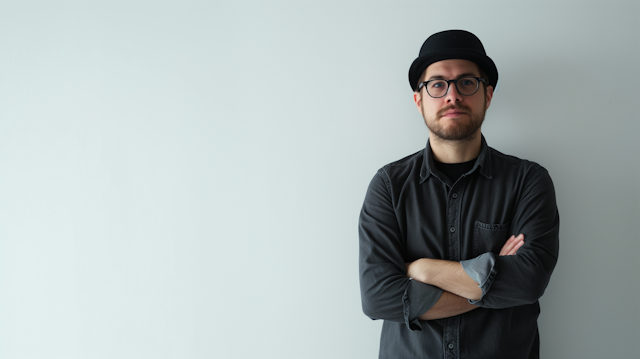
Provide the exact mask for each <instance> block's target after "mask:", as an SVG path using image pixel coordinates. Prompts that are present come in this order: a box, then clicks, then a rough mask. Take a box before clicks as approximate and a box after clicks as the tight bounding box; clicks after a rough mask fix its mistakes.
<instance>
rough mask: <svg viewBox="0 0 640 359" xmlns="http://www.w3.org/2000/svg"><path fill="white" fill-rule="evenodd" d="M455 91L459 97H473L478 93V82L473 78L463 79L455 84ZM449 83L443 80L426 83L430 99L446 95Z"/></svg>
mask: <svg viewBox="0 0 640 359" xmlns="http://www.w3.org/2000/svg"><path fill="white" fill-rule="evenodd" d="M455 84H456V89H457V90H458V92H459V93H460V94H461V95H466V96H469V95H473V94H474V93H476V91H478V80H477V79H474V78H473V77H465V78H461V79H459V80H457V81H456V82H455ZM448 85H449V83H448V82H447V81H445V80H431V81H429V83H427V86H426V87H427V92H428V93H429V95H431V96H432V97H443V96H444V95H446V94H447V90H448V89H449V86H448Z"/></svg>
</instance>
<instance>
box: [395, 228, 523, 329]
mask: <svg viewBox="0 0 640 359" xmlns="http://www.w3.org/2000/svg"><path fill="white" fill-rule="evenodd" d="M523 244H524V235H523V234H520V235H518V236H517V237H516V236H513V235H512V236H511V237H510V238H509V239H508V240H507V241H506V243H505V244H504V246H503V247H502V249H501V250H500V255H501V256H511V255H515V254H516V252H517V251H518V249H519V248H520V247H522V245H523ZM405 266H406V267H407V277H409V278H411V279H413V280H417V281H420V282H422V283H425V284H430V285H433V286H436V287H438V288H441V289H443V292H442V295H441V296H440V298H438V301H437V302H436V303H435V304H434V305H433V306H432V307H431V308H430V309H429V310H428V311H427V312H426V313H424V314H422V315H420V319H422V320H432V319H441V318H448V317H452V316H455V315H459V314H462V313H466V312H468V311H471V310H473V309H476V308H478V306H476V305H475V304H471V303H469V301H468V299H471V300H480V299H481V297H482V290H481V289H480V287H479V286H478V285H479V284H480V283H478V282H476V281H475V280H473V279H472V278H471V277H469V275H468V274H467V273H466V272H465V270H464V268H463V267H462V265H461V264H460V262H454V261H446V260H441V259H430V258H420V259H418V260H415V261H413V262H411V263H405Z"/></svg>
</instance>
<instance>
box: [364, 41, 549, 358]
mask: <svg viewBox="0 0 640 359" xmlns="http://www.w3.org/2000/svg"><path fill="white" fill-rule="evenodd" d="M497 82H498V70H497V68H496V66H495V64H494V62H493V61H492V60H491V58H489V57H488V56H487V55H486V53H485V50H484V47H483V45H482V43H481V42H480V40H479V39H478V38H477V37H476V36H475V35H473V34H471V33H469V32H466V31H462V30H450V31H444V32H440V33H436V34H434V35H432V36H430V37H429V38H428V39H427V40H426V41H425V42H424V44H423V45H422V48H421V49H420V53H419V56H418V58H417V59H416V60H415V61H414V62H413V64H412V65H411V67H410V70H409V83H410V85H411V88H412V89H413V90H414V94H413V97H414V100H415V103H416V106H417V108H418V110H419V111H420V113H421V114H422V116H423V117H424V121H425V123H426V124H427V127H428V128H429V140H428V141H427V146H426V148H425V149H424V150H421V151H419V152H417V153H415V154H413V155H411V156H408V157H406V158H403V159H401V160H399V161H396V162H393V163H391V164H388V165H386V166H384V167H382V168H381V169H380V170H379V171H378V172H377V174H376V175H375V177H374V178H373V180H372V181H371V184H370V185H369V189H368V191H367V195H366V198H365V201H364V204H363V206H362V211H361V214H360V224H359V233H360V289H361V294H362V307H363V311H364V313H365V314H366V315H367V316H369V317H370V318H372V319H383V320H384V323H383V327H382V336H381V343H380V358H492V359H495V358H538V357H539V337H538V327H537V317H538V314H539V310H540V307H539V305H538V298H540V296H542V294H543V292H544V290H545V288H546V286H547V284H548V282H549V278H550V276H551V273H552V271H553V268H554V267H555V264H556V261H557V258H558V231H559V217H558V212H557V208H556V201H555V193H554V188H553V183H552V182H551V179H550V177H549V175H548V173H547V171H546V170H545V169H544V168H543V167H541V166H539V165H538V164H536V163H533V162H530V161H526V160H521V159H518V158H515V157H512V156H508V155H504V154H502V153H500V152H498V151H496V150H494V149H492V148H491V147H488V146H487V144H486V142H485V139H484V136H483V135H482V134H481V125H482V122H483V120H484V115H485V112H486V110H487V109H488V108H489V105H490V104H491V99H492V98H493V94H494V89H495V86H496V84H497Z"/></svg>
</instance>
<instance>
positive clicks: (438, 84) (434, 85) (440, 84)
mask: <svg viewBox="0 0 640 359" xmlns="http://www.w3.org/2000/svg"><path fill="white" fill-rule="evenodd" d="M442 87H444V82H442V81H438V82H432V83H431V88H434V89H439V88H442Z"/></svg>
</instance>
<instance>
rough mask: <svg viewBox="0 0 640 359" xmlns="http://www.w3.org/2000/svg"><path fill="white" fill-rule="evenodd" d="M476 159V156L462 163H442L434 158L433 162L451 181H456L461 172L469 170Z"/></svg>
mask: <svg viewBox="0 0 640 359" xmlns="http://www.w3.org/2000/svg"><path fill="white" fill-rule="evenodd" d="M476 160H477V158H474V159H472V160H471V161H467V162H462V163H442V162H438V161H436V160H435V159H434V160H433V162H434V163H435V165H436V168H437V169H438V171H440V172H442V173H443V174H444V175H445V176H447V177H449V179H450V180H451V182H453V183H456V181H457V180H458V179H459V178H460V177H461V176H462V175H463V174H465V173H467V172H469V171H471V169H472V168H473V165H475V164H476Z"/></svg>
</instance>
